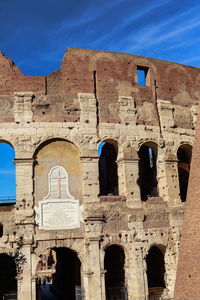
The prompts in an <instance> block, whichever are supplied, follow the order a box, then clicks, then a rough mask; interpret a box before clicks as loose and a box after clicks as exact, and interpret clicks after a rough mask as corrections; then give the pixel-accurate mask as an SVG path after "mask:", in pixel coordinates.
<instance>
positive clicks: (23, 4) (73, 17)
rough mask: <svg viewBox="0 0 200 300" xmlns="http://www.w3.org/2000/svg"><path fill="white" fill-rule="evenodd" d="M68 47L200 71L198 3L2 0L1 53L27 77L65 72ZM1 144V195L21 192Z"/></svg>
mask: <svg viewBox="0 0 200 300" xmlns="http://www.w3.org/2000/svg"><path fill="white" fill-rule="evenodd" d="M67 47H73V48H87V49H98V50H108V51H116V52H125V53H131V54H136V55H142V56H149V57H154V58H158V59H164V60H169V61H174V62H179V63H183V64H188V65H192V66H196V67H200V2H199V1H198V0H195V1H194V0H190V1H188V0H182V1H180V0H73V1H72V0H0V50H1V51H2V52H3V53H4V54H5V55H6V56H8V57H10V58H11V59H12V60H13V61H14V62H15V63H16V64H17V65H18V66H19V68H20V70H21V71H22V72H23V73H24V74H25V75H47V74H49V73H51V72H53V71H55V70H56V69H58V68H60V64H61V60H62V58H63V56H64V53H65V51H66V49H67ZM9 147H10V146H9V145H4V144H0V157H1V158H2V159H1V161H0V196H3V195H10V196H11V195H14V194H15V176H14V173H15V169H14V165H13V158H14V151H11V152H9V149H11V150H12V148H11V147H10V148H9Z"/></svg>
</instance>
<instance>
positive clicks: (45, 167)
mask: <svg viewBox="0 0 200 300" xmlns="http://www.w3.org/2000/svg"><path fill="white" fill-rule="evenodd" d="M33 157H34V159H35V164H34V199H35V204H36V205H38V199H44V198H45V197H46V196H47V195H48V192H49V191H48V188H49V182H48V174H49V172H50V170H51V169H52V168H53V167H55V166H58V167H63V168H64V169H65V170H66V172H67V173H68V184H69V192H70V194H71V195H72V196H73V197H74V198H75V199H78V200H80V201H82V200H83V186H82V164H81V153H80V150H79V148H78V147H77V146H75V145H74V144H73V143H72V142H70V141H67V140H66V139H62V138H56V139H54V138H53V139H48V140H45V141H43V142H42V143H40V145H39V146H38V147H37V149H36V150H35V152H34V156H33Z"/></svg>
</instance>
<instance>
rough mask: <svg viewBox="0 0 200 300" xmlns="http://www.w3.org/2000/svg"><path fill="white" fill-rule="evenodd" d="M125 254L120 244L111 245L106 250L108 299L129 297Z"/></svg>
mask: <svg viewBox="0 0 200 300" xmlns="http://www.w3.org/2000/svg"><path fill="white" fill-rule="evenodd" d="M124 263H125V254H124V250H123V249H122V247H121V246H119V245H111V246H109V247H108V248H106V250H105V258H104V269H105V270H106V273H105V287H106V299H127V298H126V296H127V291H126V285H125V271H124Z"/></svg>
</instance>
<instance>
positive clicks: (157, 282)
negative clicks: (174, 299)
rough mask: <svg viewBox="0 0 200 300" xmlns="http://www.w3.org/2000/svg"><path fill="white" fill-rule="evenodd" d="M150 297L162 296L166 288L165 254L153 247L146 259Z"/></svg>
mask: <svg viewBox="0 0 200 300" xmlns="http://www.w3.org/2000/svg"><path fill="white" fill-rule="evenodd" d="M146 263H147V279H148V287H149V295H152V296H161V295H162V293H163V290H164V288H165V279H164V276H165V262H164V255H163V252H162V251H161V250H160V249H159V248H158V247H156V246H152V247H151V249H150V250H149V253H148V255H147V257H146Z"/></svg>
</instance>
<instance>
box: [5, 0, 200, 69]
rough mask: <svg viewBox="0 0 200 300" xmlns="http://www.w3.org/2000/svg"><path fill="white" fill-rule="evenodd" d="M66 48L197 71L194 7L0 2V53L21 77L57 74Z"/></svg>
mask: <svg viewBox="0 0 200 300" xmlns="http://www.w3.org/2000/svg"><path fill="white" fill-rule="evenodd" d="M67 47H74V48H88V49H99V50H108V51H117V52H125V53H132V54H137V55H142V56H149V57H154V58H158V59H164V60H170V61H175V62H179V63H183V64H189V65H193V66H196V67H200V2H199V1H198V0H196V1H194V0H190V1H188V0H187V1H186V0H182V1H180V0H140V1H138V0H73V1H71V0H34V1H33V0H0V49H1V50H2V51H3V53H4V54H5V55H6V56H9V57H10V58H11V59H12V60H13V61H14V62H15V63H16V64H17V65H18V66H19V67H20V69H21V70H22V72H23V73H24V74H25V75H47V74H49V73H51V72H53V71H54V70H56V69H58V68H59V67H60V63H61V60H62V57H63V55H64V53H65V51H66V48H67Z"/></svg>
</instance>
